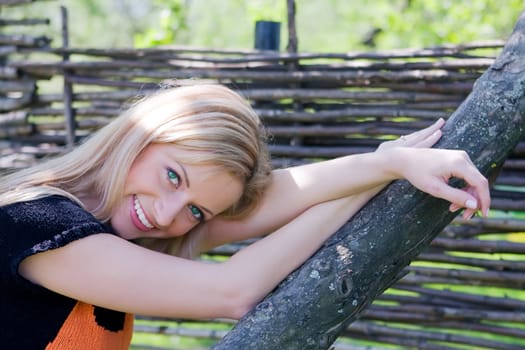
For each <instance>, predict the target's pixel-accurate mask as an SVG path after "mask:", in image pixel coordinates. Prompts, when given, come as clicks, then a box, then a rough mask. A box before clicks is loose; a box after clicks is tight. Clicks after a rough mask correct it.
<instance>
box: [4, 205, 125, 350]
mask: <svg viewBox="0 0 525 350" xmlns="http://www.w3.org/2000/svg"><path fill="white" fill-rule="evenodd" d="M99 233H113V231H112V230H111V228H110V227H109V226H107V225H104V224H103V223H101V222H100V221H99V220H97V219H95V217H93V215H91V214H90V213H89V212H87V211H86V210H84V209H82V208H81V207H80V206H79V205H78V204H76V203H75V202H73V201H71V200H69V199H67V198H65V197H61V196H50V197H45V198H41V199H37V200H32V201H27V202H20V203H14V204H10V205H7V206H4V207H0V344H2V348H6V349H44V348H46V346H48V344H49V343H51V342H53V341H54V340H56V338H57V334H58V332H59V331H60V330H61V328H62V326H63V325H64V322H65V320H66V319H67V318H68V316H70V313H71V312H72V310H73V308H74V307H75V306H76V305H77V300H73V299H70V298H68V297H65V296H62V295H60V294H57V293H54V292H52V291H50V290H47V289H45V288H43V287H40V286H38V285H35V284H33V283H31V282H29V281H28V280H26V279H24V278H23V277H22V276H20V275H19V274H18V266H19V264H20V262H21V261H22V260H23V259H24V258H26V257H29V256H31V255H33V254H37V253H40V252H45V251H48V250H51V249H56V248H60V247H63V246H65V245H67V244H69V243H71V242H73V241H75V240H78V239H81V238H84V237H87V236H90V235H93V234H99ZM79 263H81V262H79ZM90 307H91V308H92V309H91V310H93V311H92V312H93V313H94V316H95V319H96V323H97V324H98V326H101V327H102V328H103V329H104V331H108V330H109V331H111V332H118V331H119V330H122V329H123V327H124V318H125V314H123V313H121V312H116V311H111V310H105V309H102V308H98V307H92V306H90ZM75 317H76V316H75ZM82 317H84V316H82ZM75 322H76V321H75ZM68 327H69V326H68ZM84 338H87V339H89V336H88V337H86V336H85V335H84ZM55 343H57V342H55ZM78 348H81V347H78Z"/></svg>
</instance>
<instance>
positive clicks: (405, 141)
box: [399, 118, 445, 147]
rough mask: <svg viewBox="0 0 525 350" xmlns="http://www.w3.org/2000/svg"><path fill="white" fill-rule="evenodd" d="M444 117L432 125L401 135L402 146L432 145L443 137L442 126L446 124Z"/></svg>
mask: <svg viewBox="0 0 525 350" xmlns="http://www.w3.org/2000/svg"><path fill="white" fill-rule="evenodd" d="M444 123H445V120H444V119H443V118H440V119H438V120H437V121H436V122H435V123H433V124H432V125H430V126H428V127H426V128H424V129H421V130H418V131H416V132H413V133H411V134H408V135H405V136H401V137H400V139H399V140H400V141H402V146H405V147H430V146H432V145H433V144H435V143H436V142H437V140H439V138H440V137H441V135H442V134H441V130H440V129H441V127H442V126H443V125H444Z"/></svg>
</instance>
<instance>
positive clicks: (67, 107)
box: [60, 6, 76, 149]
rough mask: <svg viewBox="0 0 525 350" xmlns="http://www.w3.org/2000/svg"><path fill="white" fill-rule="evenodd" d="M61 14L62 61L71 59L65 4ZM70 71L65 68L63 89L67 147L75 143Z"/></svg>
mask: <svg viewBox="0 0 525 350" xmlns="http://www.w3.org/2000/svg"><path fill="white" fill-rule="evenodd" d="M60 15H61V20H62V48H63V49H64V52H63V54H62V61H63V62H68V61H69V53H68V52H67V48H68V47H69V33H68V14H67V9H66V7H65V6H60ZM69 74H70V73H69V71H68V69H64V91H63V94H64V95H63V103H64V122H65V128H66V147H67V148H68V149H71V148H73V147H74V145H75V141H76V137H75V113H74V110H73V106H72V104H73V87H72V85H71V83H70V82H69V79H68V78H69Z"/></svg>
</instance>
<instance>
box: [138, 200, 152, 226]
mask: <svg viewBox="0 0 525 350" xmlns="http://www.w3.org/2000/svg"><path fill="white" fill-rule="evenodd" d="M134 203H135V212H136V213H137V216H138V218H139V220H140V222H141V223H142V225H144V226H146V227H147V228H153V225H152V224H151V223H150V222H149V221H148V219H147V218H146V215H144V211H143V210H142V207H141V206H140V203H139V199H138V198H137V197H135V202H134Z"/></svg>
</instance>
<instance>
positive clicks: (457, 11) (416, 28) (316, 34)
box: [136, 0, 523, 52]
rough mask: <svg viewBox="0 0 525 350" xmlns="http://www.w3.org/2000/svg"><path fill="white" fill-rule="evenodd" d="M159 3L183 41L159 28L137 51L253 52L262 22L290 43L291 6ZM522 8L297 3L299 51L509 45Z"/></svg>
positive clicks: (475, 1)
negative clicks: (180, 28)
mask: <svg viewBox="0 0 525 350" xmlns="http://www.w3.org/2000/svg"><path fill="white" fill-rule="evenodd" d="M155 2H156V6H157V7H158V8H162V6H164V8H165V9H168V11H169V12H170V13H173V14H174V15H172V16H171V17H169V18H167V19H166V20H167V21H171V23H172V25H173V23H176V25H178V23H185V24H186V25H187V27H185V28H184V29H185V31H184V33H180V32H177V31H176V30H175V31H174V32H173V33H169V31H168V30H167V28H169V25H168V24H167V23H165V22H164V21H160V22H158V23H156V24H154V26H153V27H151V28H149V29H147V30H146V31H144V32H143V34H141V35H139V36H136V37H138V38H141V40H140V41H136V44H139V45H140V46H144V45H146V46H153V45H157V44H159V43H162V44H168V43H171V44H178V45H190V46H199V47H214V48H231V49H238V48H242V49H245V48H251V47H252V46H253V28H254V24H255V21H257V20H261V19H264V20H274V21H281V22H282V23H283V26H282V28H283V29H282V33H281V42H286V41H287V38H286V25H285V23H286V21H287V8H286V0H280V1H278V2H275V1H270V0H220V1H219V0H192V1H186V2H185V6H184V7H185V10H184V11H179V12H174V11H172V9H171V6H172V5H173V4H174V3H178V4H180V1H175V2H174V1H168V0H155ZM522 8H523V0H507V1H505V2H504V3H503V4H502V2H501V1H499V0H375V1H373V2H369V3H367V5H366V6H363V2H361V1H346V0H296V24H297V32H298V37H299V50H300V51H317V52H342V51H355V50H369V49H371V48H372V49H374V48H375V49H390V48H405V47H428V46H436V45H441V44H446V43H465V42H471V41H476V40H478V41H479V40H489V39H505V38H506V37H507V36H508V35H509V34H510V32H511V30H512V27H513V25H514V23H515V21H516V19H517V17H518V15H519V14H520V12H521V11H522ZM181 16H185V17H184V18H182V17H181ZM144 33H147V35H146V34H144ZM148 38H155V39H153V40H151V39H148ZM159 38H160V39H159Z"/></svg>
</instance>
